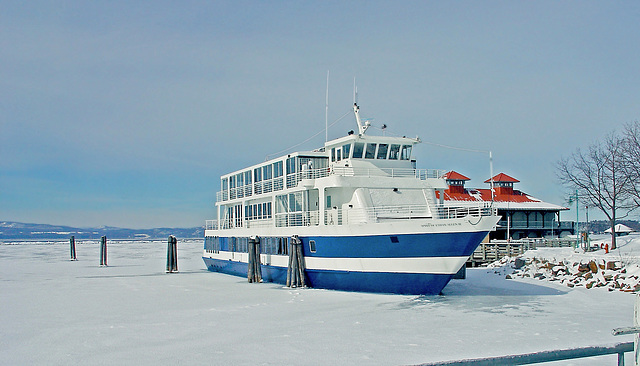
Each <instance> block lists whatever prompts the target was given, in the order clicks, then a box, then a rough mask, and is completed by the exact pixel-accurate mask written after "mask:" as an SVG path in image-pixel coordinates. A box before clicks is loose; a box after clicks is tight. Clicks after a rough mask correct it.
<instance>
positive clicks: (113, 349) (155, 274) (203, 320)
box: [0, 236, 640, 365]
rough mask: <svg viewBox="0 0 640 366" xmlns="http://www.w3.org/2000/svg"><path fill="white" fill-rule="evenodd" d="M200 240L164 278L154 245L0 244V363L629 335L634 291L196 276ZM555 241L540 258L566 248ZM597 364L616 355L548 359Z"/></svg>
mask: <svg viewBox="0 0 640 366" xmlns="http://www.w3.org/2000/svg"><path fill="white" fill-rule="evenodd" d="M632 239H633V240H632ZM625 240H626V241H625V242H624V243H622V242H621V244H624V245H621V250H620V252H619V253H618V254H616V253H611V255H612V256H616V255H617V256H618V257H624V258H625V259H626V260H627V261H629V262H632V261H634V260H635V258H636V257H635V256H636V255H638V254H640V237H637V236H635V237H634V236H630V237H629V239H625ZM202 245H203V244H202V241H201V240H192V241H182V240H179V242H178V270H179V273H173V274H166V273H165V265H166V253H167V243H166V240H164V241H134V242H125V241H122V242H118V241H109V247H108V248H109V249H108V259H109V261H108V263H109V266H108V267H100V266H99V242H98V241H80V240H79V241H77V243H76V246H77V255H78V261H70V260H69V243H68V242H56V243H26V242H14V243H4V244H0V293H1V294H2V296H1V297H0V309H1V310H0V340H1V341H0V360H2V363H3V364H7V365H21V364H25V365H26V364H47V365H69V364H91V365H113V364H119V365H164V364H180V365H199V364H209V365H283V364H291V365H319V364H325V365H330V364H331V365H334V364H337V365H407V364H419V363H425V362H432V361H440V360H454V359H461V358H477V357H489V356H500V355H507V354H519V353H529V352H536V351H543V350H551V349H559V348H570V347H582V346H591V345H605V344H606V345H609V344H614V343H618V342H629V341H632V340H633V336H618V337H614V336H612V335H611V330H612V329H613V328H617V327H623V326H631V325H632V321H633V304H634V301H635V294H633V293H625V292H621V291H608V290H607V289H606V288H592V289H586V288H584V287H574V288H569V287H567V286H564V285H561V284H559V283H554V282H549V281H540V280H537V279H533V278H521V279H520V278H518V279H511V280H507V279H505V275H504V271H502V272H501V271H500V270H498V269H497V268H475V269H469V270H468V271H467V279H466V280H454V281H452V282H451V283H450V284H449V285H448V286H447V287H446V288H445V290H444V292H443V296H399V295H384V294H366V293H351V292H340V291H329V290H319V289H288V288H284V287H283V286H281V285H279V284H272V283H260V284H256V283H248V282H247V280H246V278H240V277H234V276H229V275H225V274H220V273H212V272H208V271H207V270H206V269H205V266H204V264H203V262H202V259H201V251H202ZM636 249H637V251H636ZM563 250H565V249H545V250H544V251H546V252H548V253H546V254H544V256H546V257H550V256H567V255H569V256H570V255H574V254H572V253H564V252H563ZM527 255H530V254H527ZM531 255H533V254H531ZM541 255H542V254H538V257H540V256H541ZM594 255H604V254H602V253H598V252H596V254H594ZM616 258H617V257H616ZM627 362H628V363H631V355H630V354H627ZM600 364H609V365H613V364H616V356H615V355H611V356H602V357H597V358H591V359H577V360H572V361H563V362H555V363H550V364H549V365H600Z"/></svg>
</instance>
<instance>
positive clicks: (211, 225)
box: [204, 220, 218, 230]
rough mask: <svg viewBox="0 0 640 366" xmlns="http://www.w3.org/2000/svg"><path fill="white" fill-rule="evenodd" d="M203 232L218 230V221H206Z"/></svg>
mask: <svg viewBox="0 0 640 366" xmlns="http://www.w3.org/2000/svg"><path fill="white" fill-rule="evenodd" d="M204 229H205V230H218V220H207V221H206V222H205V225H204Z"/></svg>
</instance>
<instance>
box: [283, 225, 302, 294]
mask: <svg viewBox="0 0 640 366" xmlns="http://www.w3.org/2000/svg"><path fill="white" fill-rule="evenodd" d="M286 285H287V287H292V288H295V287H305V286H306V280H305V262H304V255H303V252H302V241H301V240H300V238H298V236H297V235H294V236H292V237H291V238H290V239H289V266H288V267H287V284H286Z"/></svg>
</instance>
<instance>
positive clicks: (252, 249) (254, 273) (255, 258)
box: [247, 236, 262, 282]
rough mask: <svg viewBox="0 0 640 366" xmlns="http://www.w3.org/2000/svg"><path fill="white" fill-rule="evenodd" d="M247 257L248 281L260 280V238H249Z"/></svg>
mask: <svg viewBox="0 0 640 366" xmlns="http://www.w3.org/2000/svg"><path fill="white" fill-rule="evenodd" d="M248 244H249V248H248V249H249V250H248V252H249V253H248V254H249V258H248V260H247V262H248V263H247V267H248V268H247V280H248V281H249V282H262V268H261V264H260V238H258V237H257V236H252V237H250V238H249V243H248Z"/></svg>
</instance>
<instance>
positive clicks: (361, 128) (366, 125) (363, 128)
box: [353, 77, 371, 135]
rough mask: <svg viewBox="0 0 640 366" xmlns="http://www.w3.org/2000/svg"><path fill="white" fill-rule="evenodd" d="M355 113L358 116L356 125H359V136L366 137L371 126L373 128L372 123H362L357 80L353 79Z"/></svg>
mask: <svg viewBox="0 0 640 366" xmlns="http://www.w3.org/2000/svg"><path fill="white" fill-rule="evenodd" d="M353 113H354V114H355V115H356V123H357V124H358V134H359V135H364V133H365V132H366V131H367V129H368V128H369V126H371V121H369V120H365V121H364V123H362V120H361V119H360V107H358V87H357V86H356V78H355V77H354V78H353Z"/></svg>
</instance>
